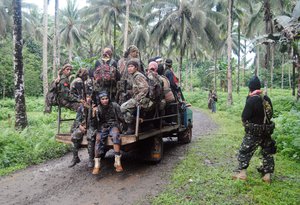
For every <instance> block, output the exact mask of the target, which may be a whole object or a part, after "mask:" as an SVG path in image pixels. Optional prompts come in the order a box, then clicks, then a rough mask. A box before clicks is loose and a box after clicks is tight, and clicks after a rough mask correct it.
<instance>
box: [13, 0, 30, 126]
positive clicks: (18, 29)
mask: <svg viewBox="0 0 300 205" xmlns="http://www.w3.org/2000/svg"><path fill="white" fill-rule="evenodd" d="M21 9H22V6H21V0H13V25H14V26H13V37H14V38H13V39H14V69H15V103H16V106H15V111H16V121H15V127H16V129H24V128H25V127H27V125H28V122H27V115H26V103H25V95H24V93H25V92H24V68H23V55H22V49H23V40H22V11H21Z"/></svg>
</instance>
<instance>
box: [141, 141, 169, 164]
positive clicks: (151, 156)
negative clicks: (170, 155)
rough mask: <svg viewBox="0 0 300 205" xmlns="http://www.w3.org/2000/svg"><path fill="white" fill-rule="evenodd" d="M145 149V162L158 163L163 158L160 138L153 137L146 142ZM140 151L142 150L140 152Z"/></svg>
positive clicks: (162, 145) (162, 146)
mask: <svg viewBox="0 0 300 205" xmlns="http://www.w3.org/2000/svg"><path fill="white" fill-rule="evenodd" d="M146 143H147V147H144V154H145V155H144V156H145V160H146V161H147V162H150V163H151V164H157V163H159V162H160V161H161V160H162V158H163V152H164V144H163V140H162V138H161V137H160V136H159V137H153V138H150V139H148V140H146ZM141 151H142V150H141Z"/></svg>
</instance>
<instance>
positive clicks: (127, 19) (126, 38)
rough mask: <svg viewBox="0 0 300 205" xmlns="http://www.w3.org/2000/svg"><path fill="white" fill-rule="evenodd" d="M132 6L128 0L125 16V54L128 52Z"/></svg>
mask: <svg viewBox="0 0 300 205" xmlns="http://www.w3.org/2000/svg"><path fill="white" fill-rule="evenodd" d="M130 4H131V1H130V0H126V15H125V25H124V45H123V52H125V51H126V49H127V45H128V23H129V6H130Z"/></svg>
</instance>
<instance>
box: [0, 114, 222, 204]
mask: <svg viewBox="0 0 300 205" xmlns="http://www.w3.org/2000/svg"><path fill="white" fill-rule="evenodd" d="M193 111H194V119H193V121H194V128H193V140H192V142H191V144H192V143H193V142H194V141H195V139H197V138H200V137H201V136H202V135H205V134H209V133H210V132H212V131H214V130H216V128H217V126H216V125H215V124H214V123H213V122H212V120H211V119H210V118H209V117H208V116H207V115H206V114H205V113H203V112H201V111H197V110H195V109H194V110H193ZM191 144H188V145H180V144H178V143H177V142H176V141H175V140H173V141H172V140H171V139H169V140H167V141H166V142H165V144H164V146H165V147H164V158H163V160H162V161H161V162H160V163H159V164H157V165H151V164H148V163H146V162H144V161H142V160H140V159H139V158H138V156H135V155H133V154H126V155H125V156H124V157H123V158H122V163H123V168H124V172H122V173H116V172H115V170H114V167H113V162H114V158H113V155H112V153H111V151H110V152H109V153H108V154H107V155H106V158H105V159H104V160H102V169H101V173H100V174H99V175H97V176H94V175H92V174H91V170H90V169H88V168H87V158H88V155H87V150H86V149H83V150H81V151H80V158H81V163H79V164H78V165H76V166H75V167H73V168H68V164H69V162H70V161H71V159H72V154H71V153H69V154H67V155H65V156H63V157H61V158H59V159H55V160H51V161H48V162H46V163H44V164H40V165H37V166H32V167H29V168H27V169H25V170H21V171H18V172H16V173H14V174H11V175H8V176H5V177H1V178H0V190H1V191H0V204H3V205H4V204H5V205H8V204H18V205H20V204H30V205H31V204H36V205H43V204H47V205H49V204H53V205H56V204H64V205H68V204H72V205H76V204H87V205H90V204H94V205H106V204H107V205H120V204H126V205H130V204H143V205H144V204H150V203H149V199H150V198H151V197H154V196H156V195H157V194H158V193H159V192H160V191H162V190H163V189H164V187H165V186H166V185H167V184H168V180H169V177H170V175H171V173H172V170H173V168H174V167H175V166H176V164H177V163H178V162H179V161H180V160H182V159H183V158H184V156H185V154H186V153H187V151H188V149H189V147H190V146H191Z"/></svg>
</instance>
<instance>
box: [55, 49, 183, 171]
mask: <svg viewBox="0 0 300 205" xmlns="http://www.w3.org/2000/svg"><path fill="white" fill-rule="evenodd" d="M139 55H140V54H139V49H138V48H137V47H136V46H135V45H131V46H129V47H128V49H127V50H126V52H125V53H124V57H123V58H121V59H120V60H119V61H118V63H117V62H116V61H115V60H114V59H113V58H112V56H113V51H112V49H111V48H104V49H103V52H102V56H101V58H100V59H99V60H97V61H96V63H95V67H94V68H92V69H86V68H80V69H79V70H78V72H77V74H76V78H75V79H74V80H73V81H72V83H70V81H69V76H70V73H71V70H72V65H70V64H66V65H64V66H63V68H62V69H61V71H60V73H59V76H58V78H57V79H56V83H57V85H58V101H59V105H60V106H63V107H66V108H68V109H71V110H73V111H75V112H76V119H75V121H74V124H73V125H72V128H71V133H72V134H71V139H72V142H73V159H72V161H71V164H70V165H69V167H73V166H75V165H76V164H77V163H79V162H80V159H79V156H78V151H79V149H80V146H81V142H82V139H83V136H84V135H85V134H86V136H87V140H88V153H89V161H88V167H89V168H93V171H92V173H93V174H98V173H99V172H100V167H101V166H100V161H101V159H103V158H104V156H105V154H106V151H107V150H106V148H105V142H106V140H107V138H108V137H110V138H111V140H112V142H113V149H114V153H115V163H114V167H115V169H116V171H117V172H122V171H123V168H122V165H121V152H120V148H121V138H120V134H121V133H122V134H124V135H132V134H134V132H135V129H134V128H135V115H136V109H137V107H139V108H140V109H141V110H142V111H143V112H154V113H156V114H157V115H158V116H162V115H165V108H166V106H168V104H170V103H174V102H180V103H184V101H183V100H184V99H183V96H182V94H181V91H180V88H179V87H178V79H177V78H176V76H175V74H174V72H173V70H172V60H171V59H166V60H165V62H163V59H162V58H161V57H155V58H152V59H149V61H148V66H146V68H145V69H144V66H143V63H142V62H141V60H140V59H141V58H140V56H139ZM149 79H150V80H151V81H152V82H155V83H157V85H160V87H159V88H160V89H161V92H160V94H159V95H160V96H159V98H158V99H153V98H151V97H150V96H149V93H150V89H149Z"/></svg>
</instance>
